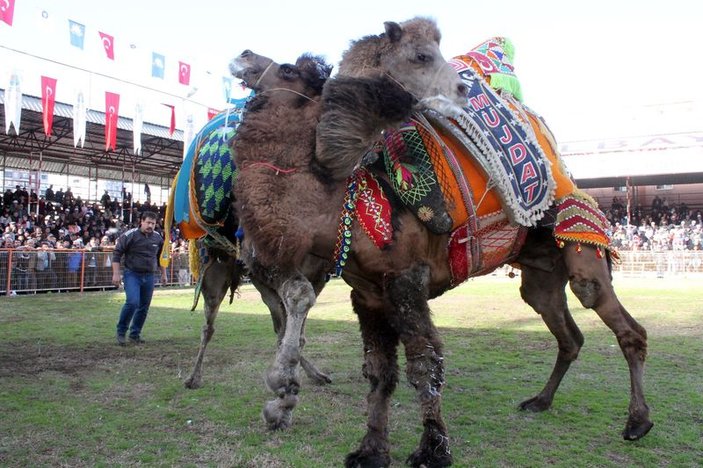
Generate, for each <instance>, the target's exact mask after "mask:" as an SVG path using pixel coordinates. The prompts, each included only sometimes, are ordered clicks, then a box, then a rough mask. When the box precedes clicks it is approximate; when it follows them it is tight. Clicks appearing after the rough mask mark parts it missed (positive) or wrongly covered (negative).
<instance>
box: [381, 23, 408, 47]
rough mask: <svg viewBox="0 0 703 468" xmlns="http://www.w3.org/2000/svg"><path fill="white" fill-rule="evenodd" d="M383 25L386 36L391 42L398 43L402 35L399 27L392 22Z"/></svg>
mask: <svg viewBox="0 0 703 468" xmlns="http://www.w3.org/2000/svg"><path fill="white" fill-rule="evenodd" d="M383 25H384V26H385V27H386V35H387V36H388V38H389V39H390V40H391V42H398V41H399V40H400V37H401V36H402V35H403V30H402V29H401V28H400V25H399V24H398V23H396V22H394V21H386V22H385V23H383Z"/></svg>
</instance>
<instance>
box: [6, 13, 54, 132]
mask: <svg viewBox="0 0 703 468" xmlns="http://www.w3.org/2000/svg"><path fill="white" fill-rule="evenodd" d="M0 2H2V0H0ZM55 103H56V78H49V77H48V76H42V77H41V107H42V117H43V118H42V120H43V121H44V133H46V136H51V127H52V126H53V124H54V104H55Z"/></svg>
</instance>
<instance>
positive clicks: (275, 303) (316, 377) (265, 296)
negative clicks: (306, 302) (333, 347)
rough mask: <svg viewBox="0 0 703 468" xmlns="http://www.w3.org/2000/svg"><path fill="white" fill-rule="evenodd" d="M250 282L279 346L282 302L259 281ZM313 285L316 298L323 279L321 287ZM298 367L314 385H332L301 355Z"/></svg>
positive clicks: (282, 327)
mask: <svg viewBox="0 0 703 468" xmlns="http://www.w3.org/2000/svg"><path fill="white" fill-rule="evenodd" d="M251 282H252V283H253V284H254V286H255V287H256V289H257V290H258V291H259V294H261V299H262V300H263V301H264V304H266V306H267V307H268V309H269V312H270V313H271V320H272V321H273V331H274V332H275V333H276V335H277V336H278V344H279V345H280V344H281V340H282V339H283V334H284V332H285V329H286V309H285V307H284V306H283V302H282V301H281V298H280V297H279V295H278V293H277V292H276V290H274V289H272V288H270V287H268V286H267V285H266V284H264V283H262V282H261V281H258V280H257V279H256V278H254V277H252V278H251ZM313 284H314V289H315V296H318V295H319V294H320V291H321V290H322V286H323V285H324V278H323V282H322V284H321V285H318V284H317V282H316V283H313ZM304 346H305V334H303V335H301V343H300V348H301V350H302V348H303V347H304ZM300 366H301V367H302V368H303V370H304V371H305V374H306V375H307V376H308V378H309V379H310V380H311V381H312V382H313V383H314V384H316V385H325V384H329V383H332V379H331V378H330V377H329V376H328V375H327V374H325V373H323V372H322V371H320V370H319V369H318V368H317V366H315V364H313V363H312V361H310V360H308V359H307V358H306V357H305V356H304V355H302V354H301V355H300Z"/></svg>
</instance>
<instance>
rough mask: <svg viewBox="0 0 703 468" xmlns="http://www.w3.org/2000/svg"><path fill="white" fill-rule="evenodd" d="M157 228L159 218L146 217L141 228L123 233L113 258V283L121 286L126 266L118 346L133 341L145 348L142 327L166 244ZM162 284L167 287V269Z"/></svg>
mask: <svg viewBox="0 0 703 468" xmlns="http://www.w3.org/2000/svg"><path fill="white" fill-rule="evenodd" d="M155 227H156V214H155V213H153V212H151V211H145V212H143V213H142V215H141V217H140V220H139V227H138V228H133V229H130V230H128V231H126V232H125V233H123V234H122V235H121V236H120V237H119V238H118V239H117V243H116V244H115V251H114V253H113V254H112V283H113V284H114V285H115V286H118V287H119V285H120V276H121V275H120V266H121V265H124V291H125V295H126V297H127V299H126V301H125V303H124V305H123V306H122V311H121V312H120V319H119V320H118V322H117V344H119V345H120V346H125V345H126V344H127V339H126V335H127V330H128V329H129V341H130V342H131V343H134V344H143V343H144V340H143V339H142V337H141V332H142V327H143V326H144V322H145V321H146V316H147V314H148V313H149V305H150V304H151V297H152V295H153V294H154V279H155V278H154V274H155V272H156V271H157V269H158V267H157V260H158V256H159V252H160V251H161V247H162V246H163V243H164V240H163V238H162V237H161V235H160V234H159V233H158V232H155V231H154V228H155ZM161 282H162V284H165V283H166V269H165V268H162V269H161Z"/></svg>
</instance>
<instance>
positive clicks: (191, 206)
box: [160, 108, 239, 277]
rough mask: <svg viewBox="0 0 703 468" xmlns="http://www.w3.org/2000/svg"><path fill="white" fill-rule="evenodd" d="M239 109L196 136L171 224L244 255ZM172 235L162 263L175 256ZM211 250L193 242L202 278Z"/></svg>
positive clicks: (176, 188)
mask: <svg viewBox="0 0 703 468" xmlns="http://www.w3.org/2000/svg"><path fill="white" fill-rule="evenodd" d="M238 123H239V114H238V112H237V111H236V108H235V111H232V110H231V109H228V110H226V111H223V112H221V113H219V114H217V115H216V116H215V117H213V118H212V119H211V120H210V121H209V122H208V123H207V124H206V125H205V126H204V127H203V128H202V129H201V130H200V131H199V132H198V133H197V135H196V136H195V137H194V138H193V141H192V142H191V144H190V146H189V147H188V150H187V152H186V154H185V157H184V159H183V164H182V165H181V169H180V170H179V171H178V174H176V177H175V179H174V181H173V184H172V186H171V194H170V199H169V203H168V207H167V211H166V216H165V224H166V225H165V229H166V231H167V232H170V229H171V223H175V224H176V225H177V226H178V228H179V229H180V232H181V234H182V235H183V237H184V238H186V239H188V240H202V241H203V242H201V243H200V244H201V247H207V246H216V247H218V248H220V249H222V250H224V251H226V252H229V253H230V254H231V255H233V256H237V255H238V241H237V237H236V229H237V222H236V220H235V219H233V217H234V214H233V210H231V208H230V205H231V193H232V188H233V186H234V182H235V180H236V177H237V168H236V166H235V163H234V155H233V153H232V140H233V139H234V136H235V134H236V127H237V125H238ZM168 241H169V236H166V242H165V243H164V247H163V250H162V251H161V256H160V262H161V265H163V266H167V265H168V262H169V260H170V245H169V242H168ZM205 252H206V249H205V248H201V249H199V250H197V249H196V242H191V243H190V259H191V261H190V268H191V271H192V272H193V273H194V275H195V276H196V277H197V276H198V275H197V272H198V270H199V268H198V266H199V265H200V264H201V263H204V262H206V261H207V259H206V258H205V257H203V255H205Z"/></svg>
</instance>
